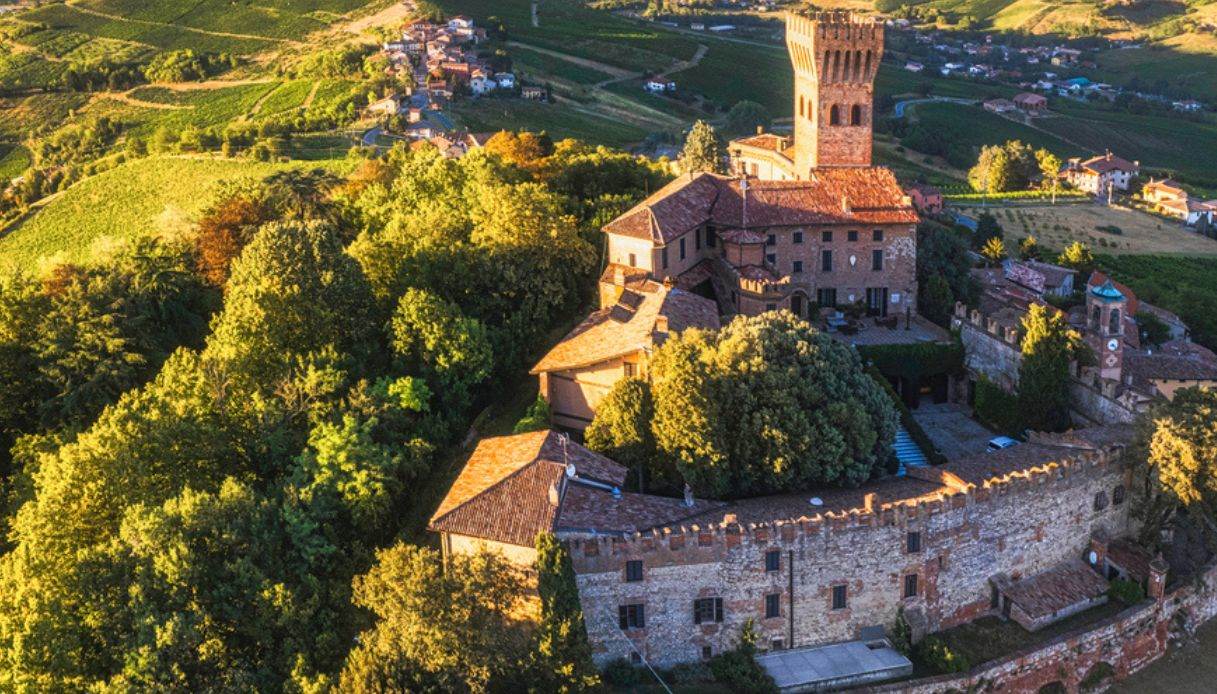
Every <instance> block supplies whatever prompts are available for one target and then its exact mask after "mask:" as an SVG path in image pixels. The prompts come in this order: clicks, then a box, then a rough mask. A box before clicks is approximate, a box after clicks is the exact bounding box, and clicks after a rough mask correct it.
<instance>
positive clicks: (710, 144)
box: [680, 120, 723, 173]
mask: <svg viewBox="0 0 1217 694" xmlns="http://www.w3.org/2000/svg"><path fill="white" fill-rule="evenodd" d="M680 170H681V171H683V172H684V173H697V172H699V171H710V172H712V173H723V145H722V143H721V142H720V141H719V139H718V133H717V132H715V131H714V126H712V125H710V124H709V123H707V122H705V121H704V120H699V121H697V122H696V123H694V124H693V127H692V128H691V129H690V130H689V135H688V137H686V138H685V146H684V149H682V150H681V151H680Z"/></svg>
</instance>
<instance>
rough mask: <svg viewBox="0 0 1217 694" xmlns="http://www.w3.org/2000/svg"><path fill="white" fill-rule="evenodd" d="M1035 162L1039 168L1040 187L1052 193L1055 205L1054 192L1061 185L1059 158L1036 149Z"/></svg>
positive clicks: (1046, 151) (1044, 150)
mask: <svg viewBox="0 0 1217 694" xmlns="http://www.w3.org/2000/svg"><path fill="white" fill-rule="evenodd" d="M1035 162H1036V165H1037V166H1038V167H1039V174H1040V186H1042V187H1043V188H1044V189H1045V190H1051V191H1052V203H1053V204H1056V191H1057V189H1058V188H1059V187H1060V185H1061V158H1060V157H1058V156H1056V155H1055V154H1053V153H1052V152H1049V151H1048V150H1046V149H1037V150H1036V151H1035Z"/></svg>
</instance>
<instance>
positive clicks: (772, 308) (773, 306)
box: [765, 304, 778, 311]
mask: <svg viewBox="0 0 1217 694" xmlns="http://www.w3.org/2000/svg"><path fill="white" fill-rule="evenodd" d="M765 310H766V311H776V310H778V305H777V304H765Z"/></svg>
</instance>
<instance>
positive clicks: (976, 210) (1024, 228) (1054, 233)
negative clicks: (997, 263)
mask: <svg viewBox="0 0 1217 694" xmlns="http://www.w3.org/2000/svg"><path fill="white" fill-rule="evenodd" d="M960 209H961V211H963V212H964V213H965V214H968V215H970V216H973V217H975V216H976V215H978V214H980V213H981V212H982V211H985V209H987V210H988V212H990V213H991V214H993V215H994V216H996V217H997V221H998V223H999V224H1001V226H1002V229H1003V230H1004V231H1005V237H1006V244H1007V247H1008V248H1011V249H1013V248H1016V247H1017V242H1018V241H1019V240H1021V239H1023V238H1024V237H1026V236H1034V237H1035V238H1036V240H1037V241H1039V244H1040V246H1041V247H1047V248H1051V249H1056V250H1059V249H1061V248H1064V247H1065V246H1067V245H1069V244H1070V243H1072V242H1074V241H1081V242H1082V243H1085V244H1087V245H1089V246H1090V247H1091V248H1092V249H1093V250H1094V252H1095V253H1106V254H1111V255H1172V254H1175V255H1183V256H1217V241H1214V240H1213V239H1210V238H1206V237H1204V236H1200V235H1199V234H1196V233H1195V232H1192V231H1188V230H1187V229H1185V228H1184V227H1183V226H1182V225H1181V224H1179V223H1178V222H1171V221H1166V220H1162V219H1159V218H1157V217H1154V216H1152V215H1149V214H1146V213H1144V212H1139V211H1136V210H1127V209H1119V208H1110V207H1106V206H1104V205H1097V204H1094V203H1090V202H1086V203H1058V204H1057V205H1009V206H1004V207H999V206H994V205H989V206H988V207H987V208H984V209H982V208H981V207H979V206H972V207H963V208H960Z"/></svg>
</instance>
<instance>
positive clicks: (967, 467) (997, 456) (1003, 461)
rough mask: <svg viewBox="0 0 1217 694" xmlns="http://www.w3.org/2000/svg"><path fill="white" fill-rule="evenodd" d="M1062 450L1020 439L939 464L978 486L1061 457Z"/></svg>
mask: <svg viewBox="0 0 1217 694" xmlns="http://www.w3.org/2000/svg"><path fill="white" fill-rule="evenodd" d="M1061 454H1062V451H1061V450H1060V449H1059V448H1056V447H1053V446H1045V445H1041V444H1036V443H1020V444H1018V445H1017V446H1011V447H1010V448H1004V449H1002V450H1000V451H993V452H992V453H977V454H976V455H971V456H965V457H963V458H958V459H956V460H953V461H951V462H949V463H947V464H946V465H942V466H940V468H941V469H942V470H945V471H946V472H949V473H951V474H953V475H955V476H956V477H958V478H959V479H961V480H963V481H964V482H967V483H968V484H975V485H976V486H978V487H979V486H982V485H984V483H985V482H987V481H989V480H992V479H998V478H1002V477H1006V476H1008V475H1010V474H1013V473H1021V472H1022V471H1024V470H1026V469H1028V468H1031V467H1035V466H1037V465H1043V464H1045V463H1049V462H1052V461H1054V460H1057V459H1059V458H1060V457H1062V455H1061Z"/></svg>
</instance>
